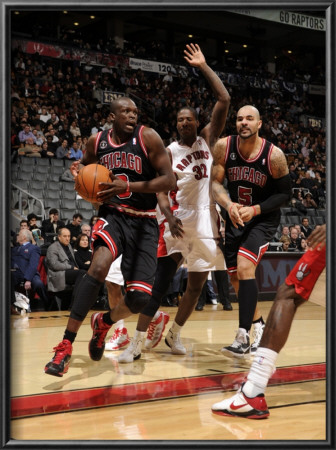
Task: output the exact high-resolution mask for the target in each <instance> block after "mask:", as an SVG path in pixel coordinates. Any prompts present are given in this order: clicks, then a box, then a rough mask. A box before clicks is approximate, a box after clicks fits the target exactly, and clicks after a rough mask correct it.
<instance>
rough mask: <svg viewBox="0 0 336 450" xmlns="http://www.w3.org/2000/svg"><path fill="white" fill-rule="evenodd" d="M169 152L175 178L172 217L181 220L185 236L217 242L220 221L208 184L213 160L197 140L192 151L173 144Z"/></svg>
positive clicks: (203, 145)
mask: <svg viewBox="0 0 336 450" xmlns="http://www.w3.org/2000/svg"><path fill="white" fill-rule="evenodd" d="M168 148H169V149H170V151H171V156H172V167H173V171H174V173H175V174H176V178H177V191H176V203H177V209H176V210H175V211H174V215H175V216H177V217H178V218H179V219H181V221H182V223H183V229H184V231H185V233H187V234H189V233H190V235H191V236H194V237H198V238H205V239H208V238H209V239H211V238H219V223H220V221H219V216H218V212H217V210H216V206H215V202H214V200H213V196H212V191H211V183H210V175H211V166H212V160H213V158H212V155H211V152H210V150H209V147H208V145H207V143H206V142H205V140H204V139H203V138H202V137H200V136H198V137H197V139H196V141H195V142H194V143H193V145H192V147H188V146H185V145H180V144H179V143H178V142H173V143H172V144H170V145H169V146H168Z"/></svg>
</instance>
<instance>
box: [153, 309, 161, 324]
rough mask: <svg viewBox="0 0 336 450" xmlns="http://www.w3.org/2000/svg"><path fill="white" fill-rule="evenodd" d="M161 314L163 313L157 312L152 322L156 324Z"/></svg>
mask: <svg viewBox="0 0 336 450" xmlns="http://www.w3.org/2000/svg"><path fill="white" fill-rule="evenodd" d="M160 314H161V311H156V313H155V314H154V317H153V319H152V322H155V321H156V319H158V317H159V315H160Z"/></svg>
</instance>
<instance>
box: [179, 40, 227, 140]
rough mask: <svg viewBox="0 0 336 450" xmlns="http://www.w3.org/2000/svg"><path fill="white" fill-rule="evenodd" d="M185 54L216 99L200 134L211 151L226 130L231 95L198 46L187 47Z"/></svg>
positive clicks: (185, 57)
mask: <svg viewBox="0 0 336 450" xmlns="http://www.w3.org/2000/svg"><path fill="white" fill-rule="evenodd" d="M184 54H185V56H184V59H185V60H186V61H187V62H188V63H189V64H190V65H191V66H193V67H197V68H198V69H199V70H200V71H201V72H202V74H203V76H204V78H205V79H206V80H207V81H208V83H209V85H210V88H211V90H212V92H213V94H214V96H215V98H216V103H215V106H214V108H213V110H212V114H211V120H210V122H209V124H208V125H206V127H204V128H203V130H202V131H201V132H200V135H201V136H202V137H203V138H204V139H205V140H206V142H207V144H208V146H209V147H210V149H211V148H212V146H213V145H214V143H215V142H216V141H217V139H218V138H219V137H220V135H221V134H222V132H223V130H224V126H225V122H226V118H227V115H228V111H229V105H230V94H229V93H228V91H227V89H226V87H225V86H224V84H223V83H222V81H221V79H220V78H219V77H218V75H217V74H216V73H215V72H214V71H213V70H212V69H211V67H209V66H208V64H207V62H206V60H205V57H204V55H203V53H202V51H201V49H200V47H199V45H198V44H190V45H187V46H186V49H185V50H184Z"/></svg>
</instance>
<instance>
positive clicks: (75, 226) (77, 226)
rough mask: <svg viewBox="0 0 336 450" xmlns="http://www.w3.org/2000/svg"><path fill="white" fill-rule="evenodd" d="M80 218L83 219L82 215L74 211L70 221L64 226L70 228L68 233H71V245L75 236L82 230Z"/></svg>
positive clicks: (74, 240)
mask: <svg viewBox="0 0 336 450" xmlns="http://www.w3.org/2000/svg"><path fill="white" fill-rule="evenodd" d="M82 220H83V216H82V215H81V214H80V213H75V214H74V215H73V216H72V222H69V223H67V225H66V227H67V228H68V229H69V230H70V234H71V238H70V244H71V245H72V246H73V245H74V244H75V242H76V239H77V237H78V236H79V235H80V234H81V232H82V228H81V223H82Z"/></svg>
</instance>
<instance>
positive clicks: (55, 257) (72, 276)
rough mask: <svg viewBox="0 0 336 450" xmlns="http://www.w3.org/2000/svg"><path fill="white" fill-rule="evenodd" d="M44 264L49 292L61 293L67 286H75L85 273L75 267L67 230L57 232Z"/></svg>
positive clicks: (64, 228) (62, 229)
mask: <svg viewBox="0 0 336 450" xmlns="http://www.w3.org/2000/svg"><path fill="white" fill-rule="evenodd" d="M45 264H46V267H47V283H48V290H49V291H50V292H62V291H64V290H65V289H66V287H67V286H75V283H76V281H77V280H78V281H79V280H80V279H81V278H82V276H83V275H84V274H85V273H86V271H85V270H83V269H79V267H78V265H77V262H76V258H75V254H74V251H73V249H72V247H71V245H70V230H68V228H66V227H63V228H60V229H59V230H58V232H57V240H56V241H55V242H53V243H52V244H51V245H50V246H49V247H48V250H47V254H46V258H45Z"/></svg>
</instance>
